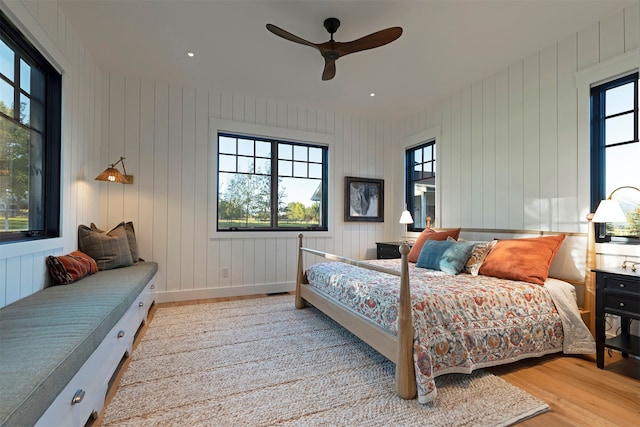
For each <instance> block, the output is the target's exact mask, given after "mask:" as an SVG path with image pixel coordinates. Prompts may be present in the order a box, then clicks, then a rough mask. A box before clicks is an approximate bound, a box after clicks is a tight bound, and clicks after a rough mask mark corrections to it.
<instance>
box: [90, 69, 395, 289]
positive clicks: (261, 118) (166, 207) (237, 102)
mask: <svg viewBox="0 0 640 427" xmlns="http://www.w3.org/2000/svg"><path fill="white" fill-rule="evenodd" d="M103 99H104V100H105V107H104V110H103V111H104V113H105V117H104V118H103V120H104V123H106V126H104V128H103V135H102V140H103V141H104V142H105V143H104V145H103V149H104V153H103V155H104V156H105V157H107V158H110V159H118V158H119V156H120V155H122V156H124V157H126V165H127V171H128V172H129V173H130V174H133V175H134V176H135V181H134V184H133V185H125V186H122V185H110V184H106V183H105V184H101V186H100V206H102V207H105V209H101V213H100V216H99V218H97V221H98V224H97V225H98V226H99V227H101V228H108V227H112V226H114V225H116V224H117V223H118V222H119V221H122V220H126V221H133V222H134V224H135V226H136V234H137V236H138V241H139V245H140V253H141V256H142V257H143V258H145V259H149V260H154V261H157V262H158V263H159V264H160V275H159V280H158V290H159V292H161V293H164V294H165V295H164V296H163V297H161V299H164V300H174V299H191V298H203V297H212V296H225V295H239V294H244V293H256V292H278V291H284V290H290V289H292V285H293V282H294V279H295V272H296V256H297V238H295V237H276V238H272V237H268V238H265V237H255V238H253V237H252V238H244V236H242V235H239V236H238V237H237V238H233V239H231V238H210V237H209V236H210V232H209V230H208V226H209V222H210V218H209V214H210V212H209V209H208V206H209V204H208V203H209V202H208V200H209V198H213V197H215V192H216V187H215V186H216V179H215V169H212V167H211V165H210V162H209V159H210V155H211V153H210V152H209V147H210V144H211V142H212V141H211V136H210V133H209V126H210V120H211V119H223V120H231V121H233V122H235V123H237V124H239V126H240V127H241V126H242V123H247V124H252V125H253V124H256V125H262V126H267V127H270V128H273V129H278V128H281V129H282V128H284V129H295V130H300V131H306V132H314V133H321V134H329V135H334V141H335V142H334V143H333V144H332V145H331V146H330V157H331V165H330V174H331V176H332V178H333V181H332V188H331V189H330V193H331V197H330V200H329V205H330V206H331V213H330V219H329V221H330V224H331V229H332V232H333V238H324V237H319V238H310V239H309V240H308V243H309V244H313V245H314V246H315V247H319V248H321V249H325V250H330V251H338V252H340V253H343V254H345V255H346V256H349V257H353V258H360V259H362V258H374V257H375V242H376V241H380V240H381V239H382V238H383V236H384V235H385V224H379V223H375V224H367V223H345V222H344V221H343V214H342V212H343V198H342V195H343V185H344V176H348V175H355V176H361V177H372V178H384V176H385V169H386V168H387V166H386V164H387V161H386V160H385V159H386V158H388V157H389V156H388V153H386V152H385V147H389V146H390V145H391V144H390V142H391V141H390V138H391V131H392V127H391V124H390V123H384V122H381V121H374V120H366V119H360V118H357V117H349V116H342V115H337V114H333V113H328V112H323V111H316V110H311V109H307V108H299V107H296V106H291V105H287V104H285V103H279V102H275V101H270V100H261V99H255V98H251V97H247V96H241V95H233V94H226V93H219V92H214V91H210V90H207V89H202V88H192V87H188V86H184V85H178V84H170V83H166V82H158V81H149V80H147V79H140V78H136V77H128V76H121V75H109V76H108V77H107V81H106V84H105V85H104V93H103ZM213 135H215V133H214V134H213ZM399 156H400V157H401V156H402V154H401V153H400V154H399ZM387 211H388V212H389V215H391V214H390V213H391V212H392V209H391V207H390V205H388V206H387ZM387 224H388V223H387Z"/></svg>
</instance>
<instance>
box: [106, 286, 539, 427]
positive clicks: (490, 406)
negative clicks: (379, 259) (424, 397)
mask: <svg viewBox="0 0 640 427" xmlns="http://www.w3.org/2000/svg"><path fill="white" fill-rule="evenodd" d="M394 369H395V365H394V364H393V363H391V362H389V361H388V360H387V359H385V358H384V357H382V356H381V355H380V354H378V353H377V352H376V351H375V350H373V349H372V348H371V347H369V346H368V345H366V344H364V343H362V342H361V341H360V340H359V339H358V338H356V337H355V336H353V335H352V334H350V333H349V332H348V331H346V330H345V329H344V328H342V327H340V326H339V325H338V324H336V323H334V322H333V321H332V320H331V319H329V318H327V317H326V316H325V315H323V314H322V313H320V312H319V311H317V310H316V309H315V308H306V309H304V310H297V309H296V308H295V307H294V301H293V296H291V295H279V296H271V297H267V298H257V299H250V300H240V301H232V302H220V303H211V304H199V305H188V306H180V307H169V308H159V309H158V310H157V311H156V314H155V316H154V318H153V321H152V322H151V324H150V325H149V328H148V330H147V332H146V333H145V335H144V337H143V339H142V342H141V343H140V345H139V346H138V348H137V349H136V350H135V351H134V353H133V356H132V360H131V363H130V364H129V367H128V369H127V371H126V372H125V373H124V375H123V377H122V380H121V383H120V386H119V388H118V390H117V393H116V396H115V397H114V399H113V401H112V402H111V404H110V405H109V407H108V408H107V411H106V413H105V416H104V421H103V425H105V426H121V425H132V426H138V425H146V426H272V425H279V426H280V425H282V426H317V425H323V426H325V425H327V426H414V425H415V426H500V425H510V424H513V423H515V422H517V421H519V420H522V419H525V418H529V417H531V416H534V415H537V414H539V413H542V412H545V411H547V410H549V407H548V406H547V404H546V403H544V402H543V401H541V400H538V399H537V398H535V397H533V396H531V395H529V394H527V393H526V392H524V391H523V390H521V389H519V388H517V387H515V386H513V385H511V384H509V383H507V382H506V381H504V380H502V379H501V378H499V377H496V376H494V375H492V374H490V373H488V372H484V371H479V372H476V373H474V374H473V375H457V374H454V375H446V376H441V377H439V378H437V380H436V384H437V387H438V398H437V400H436V402H434V403H432V404H428V405H421V404H419V403H418V401H417V400H413V401H405V400H402V399H400V398H399V397H397V396H396V394H395V385H394Z"/></svg>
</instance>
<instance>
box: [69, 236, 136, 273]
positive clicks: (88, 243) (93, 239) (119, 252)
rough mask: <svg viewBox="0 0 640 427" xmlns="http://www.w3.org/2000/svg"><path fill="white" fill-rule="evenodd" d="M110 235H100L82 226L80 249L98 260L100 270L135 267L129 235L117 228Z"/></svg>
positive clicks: (79, 239)
mask: <svg viewBox="0 0 640 427" xmlns="http://www.w3.org/2000/svg"><path fill="white" fill-rule="evenodd" d="M109 233H111V235H107V234H103V233H99V232H97V231H94V230H92V229H90V228H89V227H87V226H86V225H80V226H79V227H78V248H79V249H80V250H81V251H82V252H84V253H86V254H87V255H89V256H90V257H91V258H93V259H95V260H96V263H97V264H98V269H99V270H111V269H112V268H118V267H128V266H130V265H133V259H132V258H131V251H130V250H129V241H128V239H127V233H126V231H125V229H124V226H123V227H120V226H118V227H116V228H114V229H113V230H111V231H110V232H109Z"/></svg>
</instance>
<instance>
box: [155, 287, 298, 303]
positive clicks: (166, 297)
mask: <svg viewBox="0 0 640 427" xmlns="http://www.w3.org/2000/svg"><path fill="white" fill-rule="evenodd" d="M295 288H296V284H295V282H280V283H266V284H263V285H247V286H226V287H220V288H209V289H189V290H182V291H164V292H163V291H157V292H156V302H157V303H165V302H179V301H193V300H200V299H207V298H226V297H239V296H246V295H259V294H271V293H279V292H291V291H294V290H295Z"/></svg>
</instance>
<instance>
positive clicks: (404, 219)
mask: <svg viewBox="0 0 640 427" xmlns="http://www.w3.org/2000/svg"><path fill="white" fill-rule="evenodd" d="M400 224H404V241H405V242H406V241H407V224H413V218H412V217H411V212H409V211H408V210H406V209H405V210H404V211H402V215H400Z"/></svg>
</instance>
